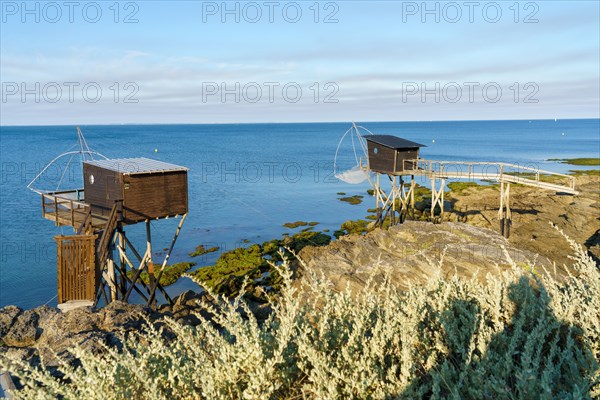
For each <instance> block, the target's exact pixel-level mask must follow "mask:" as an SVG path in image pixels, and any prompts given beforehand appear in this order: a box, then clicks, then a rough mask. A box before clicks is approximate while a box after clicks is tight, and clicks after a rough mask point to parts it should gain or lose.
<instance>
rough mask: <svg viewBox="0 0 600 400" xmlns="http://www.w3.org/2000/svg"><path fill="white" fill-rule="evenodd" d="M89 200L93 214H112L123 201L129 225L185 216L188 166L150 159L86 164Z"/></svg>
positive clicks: (86, 189) (85, 181) (125, 218)
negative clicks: (117, 202) (111, 211)
mask: <svg viewBox="0 0 600 400" xmlns="http://www.w3.org/2000/svg"><path fill="white" fill-rule="evenodd" d="M83 179H84V192H85V200H86V203H88V204H89V205H90V207H91V208H92V214H94V215H102V216H108V215H109V213H110V210H111V209H112V207H113V205H114V204H115V201H122V202H123V220H122V222H123V223H125V224H134V223H137V222H143V221H146V220H148V219H157V218H166V217H173V216H175V215H183V214H185V213H187V210H188V195H187V190H188V187H187V168H185V167H180V166H178V165H174V164H168V163H165V162H162V161H157V160H150V159H148V158H121V159H112V160H93V161H85V162H84V163H83Z"/></svg>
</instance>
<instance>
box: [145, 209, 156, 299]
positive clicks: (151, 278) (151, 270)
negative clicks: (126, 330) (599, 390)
mask: <svg viewBox="0 0 600 400" xmlns="http://www.w3.org/2000/svg"><path fill="white" fill-rule="evenodd" d="M146 249H147V250H146V254H147V266H148V277H149V279H148V281H149V284H150V285H149V286H150V299H153V301H148V306H150V307H151V308H152V309H153V310H156V298H155V297H154V296H153V294H154V292H155V290H156V278H155V277H154V263H153V261H152V235H151V234H150V220H148V219H147V220H146Z"/></svg>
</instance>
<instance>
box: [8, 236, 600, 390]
mask: <svg viewBox="0 0 600 400" xmlns="http://www.w3.org/2000/svg"><path fill="white" fill-rule="evenodd" d="M571 245H573V246H574V248H575V249H576V256H575V263H574V265H573V267H572V269H571V270H572V274H570V275H569V276H567V277H566V278H561V279H555V278H554V276H555V274H554V273H552V272H548V271H545V270H544V269H543V268H539V267H535V266H531V268H529V270H530V271H537V274H532V273H530V272H529V271H526V270H524V269H523V268H520V267H518V266H517V265H515V263H514V262H512V260H511V259H510V256H509V255H508V253H507V252H506V251H505V255H506V258H507V260H508V262H509V264H511V265H513V268H512V269H510V270H508V271H506V272H504V273H502V274H499V275H496V276H492V275H488V276H487V277H486V282H485V283H483V282H482V281H483V280H482V279H478V278H472V279H466V278H461V277H457V276H454V277H450V276H442V273H441V268H439V271H440V273H439V274H438V276H437V277H434V278H433V279H432V280H431V281H429V282H428V283H426V284H424V285H413V286H411V288H410V289H409V290H407V291H401V290H399V289H397V288H395V287H394V286H392V285H391V284H389V283H388V282H389V281H388V280H387V279H381V277H379V278H378V279H370V280H369V281H367V283H366V284H365V286H364V288H363V289H362V290H359V291H358V292H351V291H350V290H346V291H342V292H337V291H333V290H332V289H331V284H330V282H328V281H327V280H326V279H324V278H323V277H322V276H321V275H320V274H319V273H318V272H317V271H314V270H310V269H308V268H306V269H305V271H304V278H303V281H302V282H303V283H304V284H303V285H297V284H294V283H293V282H292V280H291V272H290V270H289V269H288V268H287V263H286V262H284V263H283V264H282V265H279V266H273V268H275V269H277V270H278V271H279V274H280V276H281V278H282V281H283V285H282V290H281V292H280V295H279V297H278V298H277V299H276V300H274V303H273V313H272V314H271V315H270V317H269V318H268V319H267V320H266V321H258V320H256V319H255V318H254V316H253V314H252V313H251V311H250V309H249V308H248V307H247V306H246V305H245V303H244V301H243V299H242V298H241V297H238V298H237V299H235V300H234V301H229V300H228V299H225V298H220V299H219V298H217V300H216V301H215V302H212V303H202V304H203V307H205V308H206V310H207V311H208V313H203V314H202V315H200V314H199V315H198V318H199V319H200V320H201V321H202V322H201V323H200V325H198V326H196V327H189V326H182V325H180V324H179V323H177V322H175V321H174V320H171V319H168V318H167V319H166V320H165V325H163V326H162V327H160V328H156V327H154V326H153V325H151V324H148V326H147V328H146V331H145V332H143V333H142V332H140V333H139V334H137V335H130V336H128V337H123V338H121V341H122V343H123V346H122V347H120V348H106V349H105V351H103V352H101V353H99V354H98V353H96V352H89V351H85V350H83V349H82V348H80V347H76V348H74V349H73V350H72V352H73V355H74V356H75V357H76V358H77V359H78V360H79V362H78V363H77V365H72V364H69V363H68V362H67V361H63V362H62V363H60V364H59V365H58V366H57V367H56V368H55V371H54V374H51V372H50V371H47V370H45V369H44V368H43V367H40V366H30V365H29V364H28V363H25V362H22V361H18V360H11V359H8V358H6V357H2V358H1V360H0V367H1V368H3V369H6V370H8V371H10V372H11V373H12V374H13V375H14V376H17V377H19V378H20V380H21V383H22V384H23V385H24V388H23V390H22V391H20V392H18V393H16V397H17V398H22V399H46V398H57V397H58V398H63V399H197V398H198V399H278V398H289V399H292V398H299V399H300V398H304V399H389V398H401V399H554V398H561V399H585V398H588V399H589V398H598V397H599V396H600V374H599V362H600V314H599V313H598V310H599V309H600V270H599V268H598V265H596V264H595V263H594V261H593V260H592V259H591V258H590V257H589V256H588V255H587V254H586V253H585V251H584V250H583V249H581V248H580V247H578V246H576V245H575V244H574V243H573V242H571ZM442 263H443V256H442V260H440V262H439V265H437V266H434V267H441V265H442ZM322 268H327V266H326V265H323V266H322ZM490 268H494V269H495V268H496V267H495V266H493V265H491V266H490ZM376 281H377V282H378V283H375V282H376ZM240 309H242V310H245V312H244V313H240ZM205 314H210V315H212V318H211V319H210V320H208V319H207V318H208V317H206V316H203V315H205ZM163 329H168V330H169V331H171V332H172V335H162V334H161V330H163ZM173 335H174V336H173ZM56 376H60V378H57V377H56Z"/></svg>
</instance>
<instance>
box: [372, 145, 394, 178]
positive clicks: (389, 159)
mask: <svg viewBox="0 0 600 400" xmlns="http://www.w3.org/2000/svg"><path fill="white" fill-rule="evenodd" d="M375 148H377V154H375ZM395 154H396V151H395V150H394V149H390V148H389V147H384V146H382V145H378V144H371V143H369V168H371V169H372V170H373V171H381V172H389V173H393V172H394V159H395Z"/></svg>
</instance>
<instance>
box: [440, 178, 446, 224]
mask: <svg viewBox="0 0 600 400" xmlns="http://www.w3.org/2000/svg"><path fill="white" fill-rule="evenodd" d="M444 186H446V179H444V178H442V179H441V186H440V222H444Z"/></svg>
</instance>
